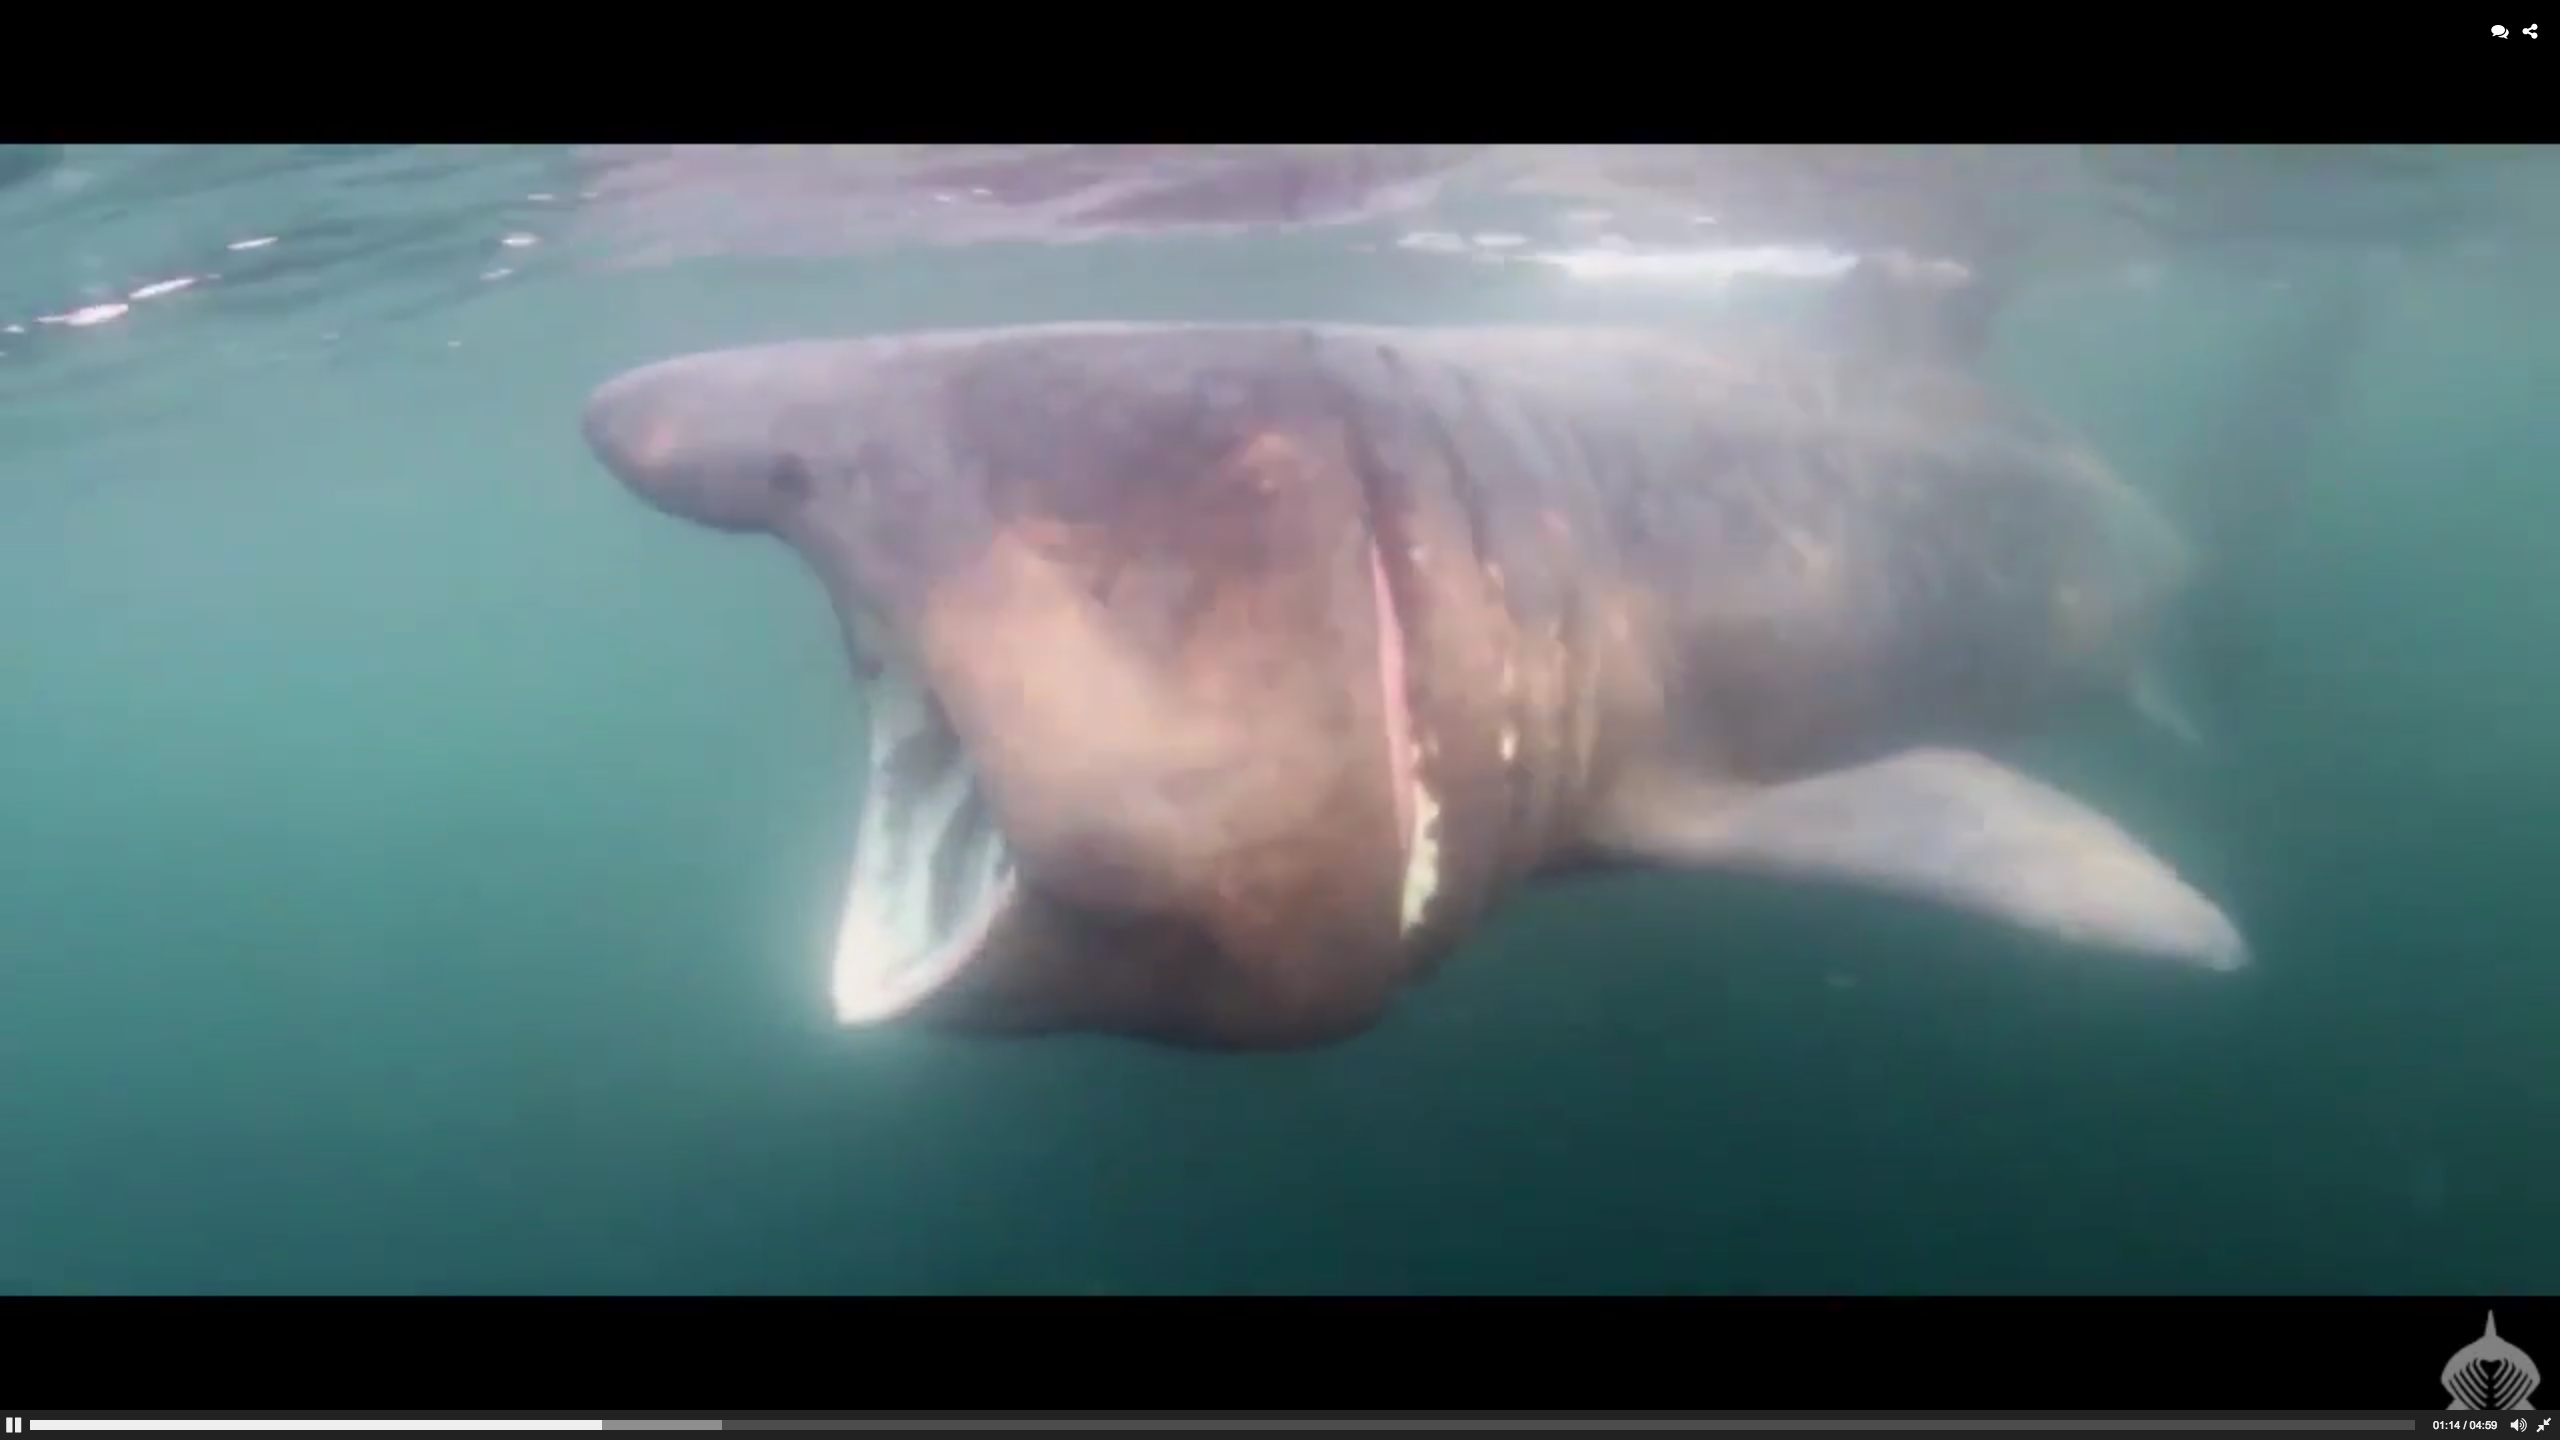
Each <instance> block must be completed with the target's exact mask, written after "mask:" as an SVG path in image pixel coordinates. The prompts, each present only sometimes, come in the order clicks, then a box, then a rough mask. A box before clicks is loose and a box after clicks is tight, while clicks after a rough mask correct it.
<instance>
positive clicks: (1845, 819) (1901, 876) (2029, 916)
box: [1592, 750, 2248, 970]
mask: <svg viewBox="0 0 2560 1440" xmlns="http://www.w3.org/2000/svg"><path fill="white" fill-rule="evenodd" d="M1592 838H1593V840H1594V842H1595V843H1597V844H1599V845H1601V846H1603V847H1604V848H1606V849H1609V850H1611V851H1613V852H1614V853H1616V854H1617V855H1618V856H1620V857H1621V858H1623V859H1628V860H1639V861H1647V862H1651V863H1654V864H1660V865H1680V866H1691V867H1712V868H1729V869H1735V870H1751V871H1759V872H1762V873H1767V874H1773V875H1784V876H1790V877H1796V878H1802V879H1809V880H1825V879H1828V880H1839V881H1846V882H1850V883H1853V884H1862V885H1868V886H1872V887H1874V888H1876V889H1878V890H1884V891H1890V892H1893V893H1896V894H1901V895H1905V896H1908V897H1911V898H1914V899H1919V900H1926V901H1934V902H1937V903H1940V904H1944V905H1948V906H1952V907H1955V908H1958V909H1962V910H1968V911H1971V912H1973V913H1975V914H1979V915H1983V916H1987V917H1990V918H1993V919H1997V920H2002V921H2005V922H2007V923H2009V924H2011V925H2015V926H2019V927H2021V928H2023V929H2027V930H2032V931H2035V932H2037V933H2039V934H2044V935H2050V936H2053V937H2055V938H2058V939H2062V940H2067V941H2071V942H2074V943H2078V944H2085V945H2091V946H2096V947H2101V948H2105V949H2114V950H2122V951H2127V952H2132V953H2136V954H2142V955H2148V956H2152V957H2156V958H2160V959H2167V960H2175V961H2180V962H2183V963H2187V964H2193V965H2199V966H2203V967H2205V968H2208V969H2214V970H2230V969H2236V968H2238V967H2239V965H2240V964H2241V963H2242V962H2243V961H2245V960H2246V959H2247V957H2248V949H2247V946H2246V945H2245V944H2244V943H2243V942H2242V940H2241V938H2240V934H2239V931H2238V930H2237V929H2235V928H2234V927H2233V926H2232V924H2231V921H2230V920H2229V919H2228V918H2226V917H2225V916H2224V915H2223V913H2222V911H2221V910H2220V909H2219V908H2218V907H2217V906H2215V905H2214V903H2213V902H2212V901H2210V900H2208V899H2206V898H2205V897H2204V896H2202V895H2200V894H2198V893H2197V892H2196V890H2195V889H2194V888H2193V887H2192V886H2190V885H2188V884H2187V883H2186V882H2185V881H2184V880H2182V879H2180V878H2179V877H2178V875H2177V873H2176V872H2175V871H2173V870H2171V869H2170V868H2169V866H2168V865H2167V863H2166V862H2164V861H2162V860H2161V859H2160V858H2159V857H2158V856H2156V855H2153V854H2152V853H2151V852H2150V851H2148V850H2146V849H2144V848H2143V847H2142V845H2141V844H2140V842H2138V841H2136V840H2135V839H2134V838H2133V837H2132V836H2130V835H2127V834H2126V833H2125V832H2124V831H2123V830H2122V829H2120V828H2118V827H2117V826H2116V824H2115V823H2114V822H2113V821H2111V820H2109V819H2107V818H2106V817H2105V816H2103V815H2100V814H2099V813H2097V812H2096V811H2094V810H2092V809H2090V808H2089V807H2088V806H2086V805H2084V804H2082V803H2080V802H2079V801H2077V800H2074V799H2072V798H2071V797H2070V796H2068V795H2065V794H2063V793H2062V792H2060V791H2058V790H2055V789H2054V788H2052V787H2051V786H2049V785H2045V784H2043V783H2041V782H2039V781H2036V780H2032V779H2029V778H2028V777H2027V776H2024V775H2021V774H2019V773H2018V772H2016V771H2014V770H2011V769H2008V768H2007V767H2005V766H2002V765H1999V764H1997V763H1995V762H1993V761H1991V760H1989V759H1987V758H1985V757H1983V756H1980V755H1976V754H1973V753H1971V752H1968V751H1962V750H1912V751H1907V752H1905V753H1903V754H1901V755H1897V756H1894V757H1892V758H1890V759H1886V760H1880V761H1877V762H1875V763H1873V764H1868V765H1862V766H1858V767H1856V768H1853V769H1847V770H1835V771H1831V772H1828V773H1826V774H1821V775H1816V776H1813V777H1811V778H1809V779H1805V780H1798V781H1794V782H1792V783H1789V784H1785V785H1778V786H1772V787H1769V788H1765V789H1754V790H1742V791H1733V790H1698V789H1691V790H1689V791H1688V792H1687V793H1685V794H1684V793H1683V790H1682V787H1680V786H1678V785H1676V784H1675V785H1665V784H1662V783H1660V779H1659V777H1646V778H1645V779H1644V781H1643V783H1630V784H1626V785H1622V786H1620V787H1619V788H1618V790H1617V792H1616V793H1614V794H1613V795H1612V796H1611V798H1610V800H1609V803H1608V804H1607V805H1605V806H1604V807H1602V811H1601V813H1600V815H1599V816H1598V817H1597V818H1596V821H1595V824H1594V827H1593V834H1592Z"/></svg>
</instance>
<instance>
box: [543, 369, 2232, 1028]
mask: <svg viewBox="0 0 2560 1440" xmlns="http://www.w3.org/2000/svg"><path fill="white" fill-rule="evenodd" d="M1899 329H1900V331H1901V332H1902V333H1905V334H1906V336H1907V337H1910V338H1909V340H1908V343H1903V344H1897V345H1894V346H1889V347H1877V348H1872V349H1862V348H1860V347H1856V346H1829V347H1821V348H1814V347H1803V348H1799V347H1794V346H1789V345H1783V344H1777V343H1757V344H1753V345H1750V346H1747V347H1730V346H1718V345H1714V344H1709V343H1705V342H1701V341H1698V340H1694V339H1689V338H1684V337H1682V336H1680V335H1676V334H1667V333H1651V332H1647V331H1638V330H1605V329H1502V328H1488V329H1385V328H1361V327H1356V326H1333V325H1281V324H1202V325H1138V324H1077V325H1059V326H1038V327H1025V328H1013V329H995V330H977V331H965V332H942V333H921V334H905V335H895V336H884V337H877V338H866V339H847V340H825V341H814V342H806V343H786V344H775V345H766V346H758V347H754V348H747V349H737V350H727V351H718V352H712V353H704V354H697V355H691V356H685V357H681V358H676V359H671V360H666V361H663V362H661V363H657V364H653V365H649V366H646V367H644V368H641V369H637V370H633V371H631V372H629V373H626V374H623V375H621V376H619V377H617V378H615V379H613V380H610V381H608V382H607V383H606V384H604V385H603V386H602V387H600V388H599V389H598V390H597V391H596V392H595V393H594V395H593V396H592V398H591V399H590V401H589V403H588V405H587V408H586V412H585V417H584V424H585V433H586V437H587V440H588V442H589V444H590V445H591V447H592V448H593V450H594V451H595V453H596V454H597V455H598V456H599V457H600V458H601V459H602V461H603V462H604V464H605V465H606V466H607V467H608V468H609V469H611V471H612V472H613V473H614V474H615V475H616V476H618V477H619V478H620V479H621V480H622V482H623V483H624V484H625V485H626V486H628V487H629V488H630V489H631V490H633V491H634V492H636V493H637V494H638V495H639V496H641V497H642V498H643V499H645V500H647V501H648V502H649V503H651V504H653V505H655V506H656V507H658V508H659V509H661V510H664V511H666V512H668V513H671V514H673V515H676V516H679V517H682V518H684V519H686V520H690V521H693V522H696V523H698V524H701V525H705V526H709V527H712V528H714V529H719V530H725V531H736V532H749V533H756V534H763V535H769V536H774V537H778V538H780V539H781V540H783V541H784V542H786V543H787V544H788V545H789V546H790V547H791V548H792V549H793V550H795V551H796V552H798V554H799V555H800V556H801V558H802V559H803V560H804V561H805V562H806V563H807V564H808V566H809V567H810V568H811V569H812V570H814V571H815V572H816V574H817V576H818V578H819V579H820V580H821V582H823V584H824V586H825V589H826V592H827V595H828V597H829V599H830V600H831V601H832V603H833V606H834V609H835V612H836V614H837V616H838V617H839V619H840V621H841V622H842V629H843V632H844V635H845V638H846V642H847V644H848V646H849V649H850V651H851V654H852V657H853V660H854V663H855V666H856V668H857V670H858V671H859V672H860V673H862V674H864V675H865V676H867V677H868V680H867V684H866V690H867V693H868V697H869V702H870V707H871V722H870V733H871V740H870V751H871V755H870V767H871V768H870V776H869V781H868V784H867V785H866V787H865V793H864V796H863V799H862V805H861V816H860V819H859V821H858V824H857V827H856V828H857V836H856V843H855V851H854V858H853V861H852V867H851V868H852V875H851V880H850V885H849V889H848V892H847V895H846V899H845V902H844V908H843V911H842V920H841V931H840V935H839V938H838V940H837V945H836V951H835V955H834V966H833V976H834V998H835V1003H836V1008H837V1013H838V1015H839V1016H840V1018H841V1019H842V1020H843V1021H844V1022H845V1023H847V1024H867V1023H877V1022H886V1021H892V1020H907V1021H913V1022H917V1023H926V1024H933V1025H938V1026H942V1027H947V1028H953V1029H959V1030H964V1031H970V1032H976V1033H1005V1034H1035V1033H1055V1032H1075V1031H1081V1032H1100V1033H1110V1034H1117V1035H1122V1036H1127V1037H1134V1038H1141V1039H1146V1040H1152V1041H1156V1042H1162V1043H1168V1044H1174V1045H1182V1046H1191V1047H1199V1048H1208V1049H1272V1048H1290V1047H1303V1046H1313V1045H1319V1044H1324V1043H1329V1042H1333V1041H1337V1040H1340V1039H1343V1038H1346V1037H1349V1036H1352V1035H1355V1034H1358V1033H1360V1032H1361V1031H1363V1030H1365V1029H1367V1028H1368V1027H1370V1026H1371V1025H1372V1024H1374V1023H1375V1022H1376V1021H1377V1020H1378V1019H1379V1018H1380V1017H1381V1016H1382V1015H1383V1014H1384V1013H1385V1012H1386V1010H1387V1009H1388V1008H1389V1007H1390V1005H1391V1003H1392V1002H1393V1000H1394V999H1395V997H1396V996H1397V994H1398V993H1399V991H1400V990H1401V989H1402V988H1403V987H1404V986H1406V985H1407V984H1408V983H1409V982H1411V981H1413V980H1415V979H1416V978H1417V977H1419V976H1421V975H1422V974H1424V973H1425V972H1427V971H1428V970H1429V969H1431V968H1432V967H1433V965H1434V964H1435V963H1436V962H1438V961H1439V960H1441V959H1442V958H1444V957H1446V956H1447V955H1448V954H1449V953H1451V952H1452V951H1454V950H1455V949H1456V948H1458V947H1459V945H1460V944H1461V942H1462V941H1463V940H1464V939H1465V938H1466V937H1467V936H1468V935H1469V934H1470V932H1472V931H1473V930H1474V929H1475V928H1476V927H1477V926H1478V925H1480V924H1481V923H1482V922H1484V920H1485V919H1486V917H1487V916H1488V915H1489V914H1491V913H1492V912H1493V910H1494V909H1495V908H1496V907H1497V906H1498V905H1499V904H1500V903H1501V901H1502V900H1503V898H1504V897H1505V896H1507V895H1509V894H1511V893H1513V892H1515V891H1517V890H1519V889H1520V888H1521V887H1523V886H1525V885H1528V884H1530V883H1532V882H1535V881H1537V880H1539V879H1540V878H1541V877H1547V876H1554V875H1559V874H1563V873H1566V872H1571V871H1577V870H1587V869H1590V868H1593V867H1605V866H1644V867H1676V868H1700V869H1720V870H1737V871H1748V872H1757V873H1762V874H1767V875H1772V876H1779V877H1790V878H1795V879H1800V880H1807V881H1815V882H1821V881H1831V882H1839V883H1844V884H1849V885H1857V886H1865V887H1871V888H1875V889H1880V890H1884V891H1890V892H1894V893H1897V894H1900V895H1903V896H1905V897H1910V898H1914V899H1917V900H1921V901H1924V902H1935V903H1938V904H1942V905H1945V906H1950V907H1955V908H1957V909H1961V910H1965V911H1969V912H1972V913H1974V914H1976V915H1978V916H1981V917H1985V918H1987V919H1990V920H1993V921H1998V922H2003V923H2006V924H2008V925H2011V926H2016V927H2022V928H2023V929H2025V930H2028V931H2031V932H2036V933H2039V934H2041V935H2043V936H2045V937H2049V939H2050V941H2051V944H2052V948H2054V949H2056V950H2057V951H2069V950H2082V951H2103V952H2112V953H2118V954H2123V955H2127V956H2138V957H2149V958H2151V959H2153V960H2156V961H2161V962H2167V963H2170V964H2175V965H2182V966H2189V967H2196V968H2200V969H2205V970H2228V969H2232V968H2234V967H2237V966H2239V965H2241V964H2242V963H2243V962H2244V960H2245V958H2246V955H2247V947H2246V945H2245V944H2244V942H2243V940H2242V938H2241V935H2240V933H2239V932H2238V930H2237V929H2236V928H2235V927H2234V925H2233V923H2232V922H2231V920H2230V919H2229V918H2227V917H2226V916H2225V914H2224V913H2223V911H2222V910H2221V909H2220V908H2219V907H2218V906H2217V905H2216V904H2215V903H2214V902H2213V901H2211V900H2209V899H2208V898H2206V897H2205V896H2204V895H2202V894H2200V893H2199V892H2198V891H2197V890H2196V889H2195V888H2194V887H2193V886H2191V885H2190V884H2189V883H2187V882H2186V881H2185V880H2183V879H2182V878H2181V877H2180V876H2179V875H2178V874H2177V873H2176V872H2175V870H2173V869H2172V867H2171V866H2170V865H2169V864H2168V863H2166V862H2165V861H2164V860H2163V859H2162V858H2161V857H2159V856H2158V855H2156V854H2154V853H2152V852H2151V851H2150V850H2148V849H2146V848H2145V847H2144V845H2143V844H2142V843H2141V842H2140V841H2138V840H2137V839H2135V838H2134V837H2133V836H2132V835H2130V834H2129V833H2127V832H2126V831H2125V830H2124V829H2123V828H2121V827H2119V826H2118V825H2117V824H2115V823H2114V822H2112V821H2111V820H2109V819H2108V818H2107V817H2105V816H2104V815H2102V814H2100V813H2098V812H2097V811H2096V810H2094V809H2092V808H2091V807H2090V806H2088V805H2086V804H2084V803H2083V802H2081V801H2079V800H2076V799H2074V798H2072V797H2071V796H2069V795H2067V794H2064V793H2062V792H2061V791H2060V790H2057V789H2055V788H2054V787H2052V786H2050V785H2047V784H2045V783H2043V782H2041V781H2038V780H2036V779H2033V778H2030V777H2029V776H2027V775H2025V774H2022V773H2020V772H2019V771H2017V770H2014V769H2011V768H2009V767H2008V766H2006V765H2004V764H2002V763H2001V762H1999V761H1997V760H1995V759H1992V758H1990V756H1989V755H1988V754H1987V753H1985V751H1986V749H1988V748H1990V747H1994V746H1996V745H1997V744H1998V743H1999V742H2000V741H2002V740H2003V739H2005V738H2008V737H2012V736H2016V735H2019V734H2021V733H2024V732H2027V731H2030V730H2032V729H2034V728H2037V727H2039V726H2043V725H2047V724H2050V723H2053V722H2054V721H2055V720H2056V719H2057V718H2058V717H2060V716H2062V715H2064V714H2065V713H2067V712H2069V711H2071V710H2073V709H2074V708H2077V707H2086V706H2095V705H2101V704H2110V703H2122V702H2125V701H2127V700H2129V699H2131V698H2133V695H2134V692H2135V691H2136V690H2137V689H2138V687H2139V685H2140V682H2141V677H2142V674H2143V667H2144V663H2145V656H2146V654H2147V652H2148V650H2149V649H2150V647H2151V645H2152V643H2153V638H2154V631H2155V630H2156V628H2157V627H2158V626H2159V624H2160V622H2161V620H2162V618H2163V616H2164V615H2166V614H2168V613H2169V612H2170V610H2171V609H2172V607H2173V605H2174V603H2175V601H2176V599H2177V597H2178V595H2179V594H2180V592H2181V590H2182V589H2183V588H2185V587H2186V586H2187V584H2188V583H2189V579H2190V576H2191V575H2192V574H2193V573H2194V572H2195V571H2196V568H2197V563H2196V560H2195V558H2194V556H2193V555H2192V554H2191V547H2190V546H2189V544H2188V542H2187V541H2186V540H2185V539H2183V538H2182V537H2181V535H2180V534H2179V533H2178V531H2177V530H2176V529H2175V528H2174V527H2173V526H2172V524H2171V523H2170V522H2169V520H2168V519H2167V518H2166V517H2165V516H2164V515H2163V514H2161V513H2160V512H2159V511H2158V510H2156V509H2155V508H2154V506H2153V505H2152V504H2151V503H2150V502H2149V501H2148V500H2146V499H2145V498H2144V496H2143V495H2142V494H2141V493H2140V492H2138V491H2136V490H2135V489H2133V488H2132V487H2130V486H2129V485H2127V484H2126V483H2125V482H2124V481H2123V480H2121V479H2120V478H2119V477H2118V476H2117V475H2115V474H2114V473H2113V472H2112V471H2111V470H2110V469H2109V468H2108V466H2107V465H2106V464H2105V463H2104V462H2103V461H2102V460H2101V459H2100V458H2099V457H2098V456H2097V455H2096V454H2095V453H2094V452H2092V451H2091V450H2090V449H2089V448H2088V447H2087V446H2085V445H2083V444H2082V443H2080V442H2079V441H2078V440H2076V439H2074V438H2073V437H2072V436H2071V435H2069V434H2068V433H2066V432H2065V431H2064V430H2062V429H2061V428H2060V427H2059V426H2057V425H2055V424H2054V423H2052V422H2051V421H2049V420H2047V419H2045V418H2044V417H2042V416H2041V415H2039V414H2037V413H2036V412H2034V411H2033V410H2031V409H2030V408H2028V407H2027V406H2025V405H2024V404H2022V403H2019V402H2018V401H2016V400H2014V399H2012V398H2009V397H2007V396H2005V395H2004V394H2002V393H2001V392H2000V391H1998V390H1997V389H1995V388H1994V387H1992V386H1991V385H1989V384H1987V383H1985V382H1984V381H1983V380H1982V379H1980V378H1978V377H1977V376H1976V374H1975V373H1974V372H1973V368H1972V367H1971V366H1970V365H1968V364H1965V363H1962V362H1963V359H1964V356H1963V354H1962V353H1961V352H1962V351H1963V350H1965V349H1966V348H1967V347H1970V346H1978V344H1979V339H1980V333H1979V332H1980V326H1979V324H1978V323H1970V322H1967V323H1959V324H1957V325H1954V326H1952V327H1950V329H1949V331H1948V334H1949V335H1951V336H1953V337H1954V338H1953V339H1952V340H1951V341H1948V342H1946V343H1947V344H1950V345H1952V347H1953V349H1952V351H1951V352H1949V353H1943V354H1932V353H1927V352H1928V351H1929V350H1930V349H1931V344H1932V342H1931V341H1930V339H1929V333H1928V330H1927V327H1926V326H1920V327H1917V328H1915V327H1912V326H1901V327H1899Z"/></svg>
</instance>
